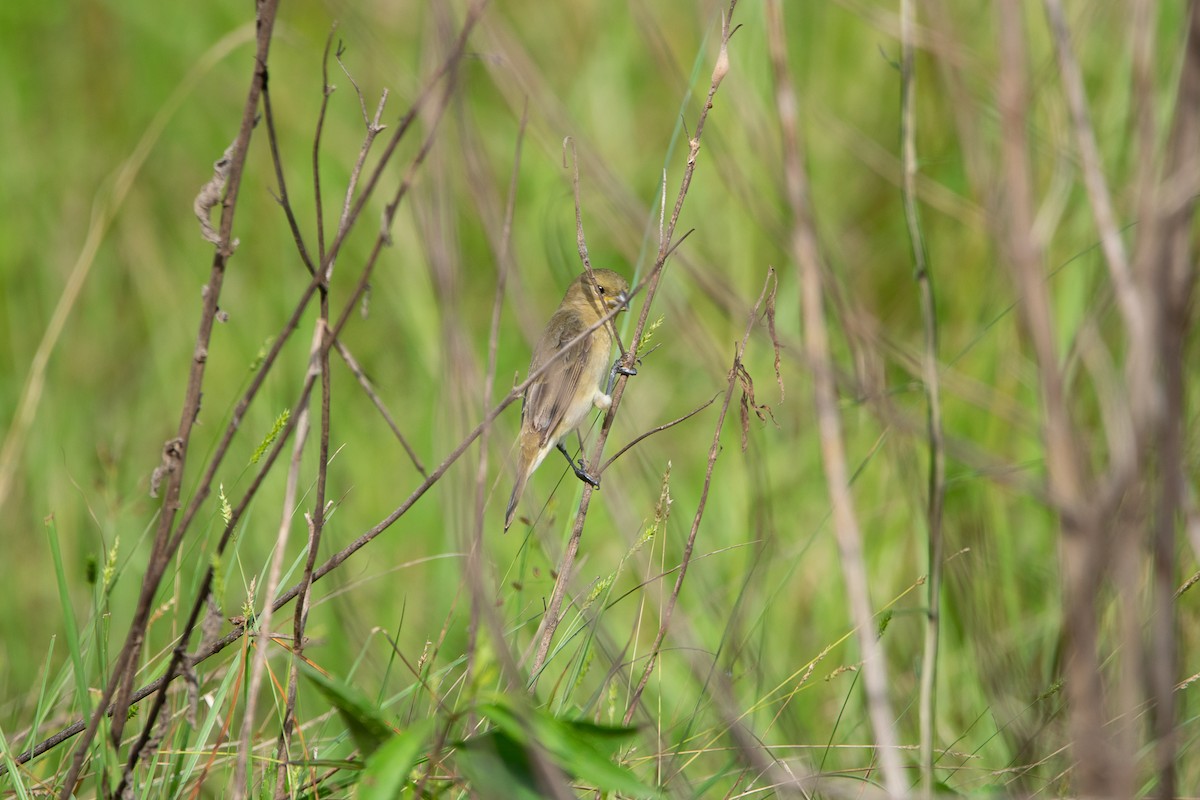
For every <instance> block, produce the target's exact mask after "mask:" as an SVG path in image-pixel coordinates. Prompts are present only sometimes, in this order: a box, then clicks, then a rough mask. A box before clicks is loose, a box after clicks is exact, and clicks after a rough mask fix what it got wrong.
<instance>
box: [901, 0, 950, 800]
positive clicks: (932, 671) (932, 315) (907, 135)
mask: <svg viewBox="0 0 1200 800" xmlns="http://www.w3.org/2000/svg"><path fill="white" fill-rule="evenodd" d="M913 24H914V23H913V2H912V0H900V47H901V51H902V52H901V56H900V97H901V109H900V148H901V158H902V161H903V164H904V181H903V185H902V193H903V195H904V219H905V222H906V223H907V225H908V240H909V244H910V246H911V247H912V255H913V269H914V273H915V277H916V281H917V290H918V292H919V293H920V297H921V319H922V321H923V323H924V334H925V347H924V350H923V351H922V357H921V376H922V383H923V384H924V388H925V401H926V404H927V407H928V417H927V426H928V436H929V481H928V491H929V498H928V506H927V509H926V521H927V524H928V526H929V530H928V537H929V538H928V541H927V547H926V559H927V568H928V570H929V580H928V581H927V583H926V592H927V594H926V598H927V600H926V603H927V605H928V610H927V612H926V615H927V616H926V622H925V646H924V651H923V654H922V658H921V695H920V699H919V707H920V711H919V715H920V726H921V731H920V734H921V791H922V793H923V794H924V795H925V796H926V797H932V796H933V787H934V774H933V762H934V754H933V747H934V731H935V727H936V724H937V676H938V649H939V647H938V646H939V637H940V633H941V602H942V599H941V598H942V551H943V537H942V509H943V506H944V504H945V496H946V459H945V449H946V442H945V433H944V431H943V429H942V393H941V384H940V381H939V379H938V360H937V359H938V328H937V303H936V298H935V296H934V292H933V276H932V275H931V274H930V269H929V263H928V256H927V254H926V252H925V240H924V236H923V234H922V231H921V218H920V215H919V213H918V210H917V187H916V182H917V113H916V105H917V102H916V82H917V78H916V71H915V65H914V63H913V61H914V47H913Z"/></svg>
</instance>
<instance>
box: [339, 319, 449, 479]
mask: <svg viewBox="0 0 1200 800" xmlns="http://www.w3.org/2000/svg"><path fill="white" fill-rule="evenodd" d="M333 346H334V348H335V349H336V350H337V351H338V355H340V356H341V357H342V361H344V362H345V363H346V366H347V367H349V368H350V372H352V373H353V374H354V377H355V379H356V380H358V385H359V386H361V387H362V390H363V392H364V393H365V394H366V395H367V397H369V398H370V400H371V402H372V403H373V404H374V405H375V408H376V409H378V410H379V414H380V416H382V417H383V421H384V422H386V423H387V426H388V427H389V428H391V429H392V433H393V434H395V436H396V439H397V440H398V441H399V442H400V446H401V447H403V448H404V452H405V453H407V454H408V458H409V460H410V461H412V463H413V466H414V467H415V468H416V470H417V472H418V473H420V475H421V477H422V478H426V477H429V474H428V473H427V472H426V471H425V465H424V464H422V463H421V459H420V457H419V456H417V453H416V451H415V450H413V448H412V445H410V444H409V443H408V439H406V438H405V436H404V434H403V433H401V431H400V426H399V425H397V424H396V420H395V419H393V418H392V414H391V412H390V411H388V409H387V406H386V405H385V404H384V402H383V398H381V397H380V396H379V393H378V392H376V391H375V387H374V386H372V385H371V379H370V378H368V377H367V374H366V373H365V372H363V368H362V367H361V366H359V363H358V360H357V359H355V358H354V354H353V353H351V352H350V348H348V347H346V345H345V344H344V343H343V342H342V340H341V339H337V340H335V341H334V343H333Z"/></svg>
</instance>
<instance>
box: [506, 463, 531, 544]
mask: <svg viewBox="0 0 1200 800" xmlns="http://www.w3.org/2000/svg"><path fill="white" fill-rule="evenodd" d="M522 461H524V459H522ZM518 467H519V471H518V472H517V483H516V485H515V486H513V490H512V496H511V497H510V498H508V510H507V511H505V512H504V532H505V533H508V528H509V526H510V525H512V521H513V517H515V516H516V515H517V502H518V501H520V499H521V495H522V494H524V492H525V484H526V483H527V482H528V481H529V470H527V469H525V465H524V464H521V465H518Z"/></svg>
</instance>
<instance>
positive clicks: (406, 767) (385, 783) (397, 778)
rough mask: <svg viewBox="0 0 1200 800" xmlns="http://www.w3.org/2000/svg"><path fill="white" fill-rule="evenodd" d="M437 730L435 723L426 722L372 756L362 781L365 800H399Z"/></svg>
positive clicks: (396, 737)
mask: <svg viewBox="0 0 1200 800" xmlns="http://www.w3.org/2000/svg"><path fill="white" fill-rule="evenodd" d="M433 729H434V720H432V719H423V720H421V721H419V722H417V723H416V724H414V725H412V726H411V727H410V728H409V729H408V730H406V731H404V732H403V733H401V734H398V735H396V736H393V737H392V738H391V739H389V740H388V741H387V743H386V744H384V745H383V746H382V747H380V748H379V749H378V750H376V751H375V752H374V753H372V754H371V756H370V758H368V759H367V767H366V769H365V770H363V774H362V777H361V778H360V779H359V782H358V796H359V797H360V798H362V800H392V798H395V797H399V796H400V791H401V789H403V788H404V786H405V784H406V783H408V776H409V773H411V772H412V768H413V765H414V764H416V763H417V759H418V758H419V757H420V755H421V751H422V749H424V747H425V743H426V742H427V741H428V740H429V734H430V733H432V732H433Z"/></svg>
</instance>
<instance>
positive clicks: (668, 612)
mask: <svg viewBox="0 0 1200 800" xmlns="http://www.w3.org/2000/svg"><path fill="white" fill-rule="evenodd" d="M778 288H779V283H778V279H777V278H776V276H775V270H774V269H770V270H768V271H767V279H766V281H765V282H764V283H763V289H762V293H761V294H760V295H759V296H758V301H757V302H756V303H755V304H754V308H753V309H751V311H750V318H749V319H748V320H747V321H746V332H745V333H744V334H743V335H742V341H741V343H740V344H739V345H738V346H737V348H736V349H735V350H734V354H733V365H732V366H730V368H729V378H728V381H727V383H726V387H725V400H724V401H723V402H722V403H721V411H720V413H719V414H717V424H716V426H715V427H714V430H713V437H712V443H711V444H710V445H709V446H708V465H707V467H705V470H704V484H703V485H702V486H701V488H700V501H699V503H698V504H697V506H696V513H695V515H694V516H693V517H692V527H691V529H690V530H689V531H688V538H687V543H686V544H684V546H683V557H682V558H681V559H680V562H679V571H678V572H677V573H676V575H675V586H674V588H672V589H671V594H670V596H669V597H668V598H667V607H666V609H665V610H664V611H663V614H662V621H661V622H660V623H659V626H658V634H657V635H656V636H655V637H654V644H653V645H651V646H650V654H649V656H648V657H647V659H646V665H645V667H643V668H642V677H641V679H640V680H639V681H638V684H637V687H636V688H635V689H634V690H633V694H632V695H630V697H629V704H628V705H627V706H626V707H625V719H624V724H625V725H628V724H629V723H630V721H632V719H633V712H634V711H636V710H637V707H638V704H639V703H641V700H642V692H644V691H645V689H646V684H647V683H649V682H650V675H651V674H652V673H653V672H654V666H655V664H656V663H658V655H659V652H660V651H661V650H662V645H663V641H664V640H665V639H666V638H667V629H668V628H669V627H670V626H671V616H672V615H673V614H674V612H675V604H676V602H678V600H679V593H680V591H682V590H683V579H684V578H685V577H686V576H687V569H688V565H689V564H690V563H691V560H692V551H693V550H694V549H695V547H696V535H697V534H698V533H699V532H700V520H701V519H703V518H704V509H705V508H706V507H707V506H708V490H709V489H710V488H711V487H712V475H713V468H714V467H715V466H716V464H717V456H718V455H719V454H720V452H721V430H722V429H723V428H724V427H725V415H726V414H727V413H729V403H730V401H731V400H732V399H733V390H734V387H736V386H737V385H738V384H739V382H740V380H741V376H742V373H743V371H744V367H743V366H742V358H743V356H744V355H745V353H746V344H747V343H748V342H749V341H750V334H751V333H752V332H753V331H754V324H755V323H756V322H757V321H758V312H759V309H760V308H762V304H763V302H764V301H765V300H766V299H767V296H768V294H771V295H773V294H774V293H775V291H776V289H778ZM714 399H715V398H714ZM711 402H712V400H710V401H709V403H711ZM707 405H708V403H705V405H704V406H701V408H703V407H706V406H707ZM697 411H699V409H697ZM692 413H693V414H694V413H696V412H695V411H693V412H692ZM688 416H691V414H689V415H688ZM618 455H619V454H618Z"/></svg>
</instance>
